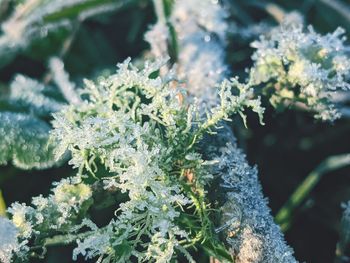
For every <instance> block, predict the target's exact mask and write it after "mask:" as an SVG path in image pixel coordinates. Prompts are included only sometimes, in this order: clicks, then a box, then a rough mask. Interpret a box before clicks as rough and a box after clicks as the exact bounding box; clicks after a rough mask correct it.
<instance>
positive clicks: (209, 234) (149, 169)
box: [8, 60, 263, 262]
mask: <svg viewBox="0 0 350 263" xmlns="http://www.w3.org/2000/svg"><path fill="white" fill-rule="evenodd" d="M165 63H166V61H156V62H152V63H151V62H146V63H145V66H144V68H143V69H141V70H140V69H138V68H136V67H134V66H133V65H132V64H131V63H130V60H126V61H125V62H124V63H122V64H120V65H119V66H118V70H117V73H116V74H114V75H111V76H109V77H108V78H100V79H99V80H98V82H97V83H94V82H91V81H88V80H86V81H85V88H84V89H83V94H82V96H83V98H85V99H84V100H82V102H81V103H80V104H77V105H74V104H72V105H69V106H65V107H64V108H63V109H62V111H60V112H58V113H55V114H54V118H55V120H54V122H53V126H54V130H53V131H52V136H53V140H54V141H55V142H57V144H58V147H56V148H55V152H56V156H57V158H60V157H61V156H62V155H63V154H64V153H65V152H66V151H67V150H68V151H69V152H70V153H71V160H70V162H69V163H70V164H71V165H73V167H74V168H78V175H77V177H73V178H68V179H64V180H62V181H61V182H60V183H58V184H57V185H56V186H55V187H54V188H53V194H52V195H50V196H49V197H48V198H44V197H42V196H39V197H36V198H33V201H32V205H31V206H26V205H24V204H19V203H15V204H13V205H12V206H11V207H10V209H9V210H8V212H9V213H10V215H11V220H12V222H13V223H14V225H15V226H16V227H17V229H18V231H19V235H18V240H19V241H21V242H27V243H28V244H29V245H28V249H29V251H31V252H32V253H33V252H34V253H35V252H36V251H35V247H36V246H35V245H36V244H43V246H44V247H45V245H46V244H52V242H53V243H55V242H58V243H59V242H63V243H67V242H76V243H77V247H76V248H75V249H74V252H73V258H74V259H77V257H78V256H79V255H82V256H84V257H85V258H86V259H91V258H94V259H97V258H98V259H99V260H103V262H118V261H120V262H125V261H129V260H132V259H135V258H136V259H138V260H139V261H155V262H170V261H171V260H172V259H173V258H175V257H177V256H179V254H184V256H185V257H187V258H189V259H191V255H190V250H188V248H191V247H199V248H200V247H203V249H205V250H206V251H209V252H208V253H209V254H212V255H213V256H215V257H216V258H219V259H220V258H221V259H222V260H230V259H231V256H230V255H229V253H228V252H227V251H226V249H225V246H224V245H223V244H222V243H220V242H219V239H218V237H217V235H216V234H215V232H214V222H213V221H212V220H211V216H212V215H211V213H210V211H209V205H210V204H209V203H208V199H207V196H206V186H207V185H208V184H209V183H210V181H211V178H212V176H211V174H210V173H209V172H208V171H209V170H208V169H207V167H208V166H210V165H212V162H211V160H205V159H203V158H202V155H201V153H200V151H199V146H198V145H199V144H198V143H199V141H200V140H201V138H202V137H203V136H204V134H205V133H206V132H208V131H210V130H211V129H214V128H215V127H216V126H217V125H218V124H219V122H220V121H222V120H223V119H229V115H231V114H233V113H240V114H241V115H242V116H243V111H244V109H245V108H247V107H251V108H253V110H254V111H256V112H257V113H258V114H260V115H261V114H262V112H263V109H262V108H261V107H260V104H259V102H258V101H257V100H251V99H250V98H249V96H248V95H249V94H250V91H249V90H247V89H245V88H244V87H241V86H235V83H234V82H229V81H227V80H225V81H224V82H223V84H222V86H221V93H220V94H221V95H220V97H221V100H220V104H219V105H217V106H215V107H214V108H213V109H212V110H211V111H208V114H207V116H206V117H202V116H201V114H200V113H199V111H198V109H197V107H196V106H195V105H189V104H188V98H187V97H186V93H185V92H184V89H183V88H180V87H177V86H178V84H177V80H176V79H174V76H173V74H172V72H171V71H170V72H169V73H168V74H165V75H164V76H162V77H160V76H157V74H158V73H157V72H160V68H161V67H162V66H163V65H164V64H165ZM231 88H232V92H231ZM235 90H237V95H234V94H235V93H233V91H235ZM96 187H97V188H101V187H103V188H104V189H105V191H102V195H104V194H107V193H119V194H122V195H124V196H125V198H123V199H122V200H124V199H125V200H124V201H121V200H117V199H113V202H112V205H113V206H114V207H116V211H115V217H113V218H111V219H110V222H109V223H108V224H107V225H105V226H103V227H98V226H97V225H95V224H94V223H93V221H91V220H87V219H84V220H83V218H84V217H87V216H88V209H89V207H90V206H91V205H92V203H93V200H94V198H93V196H94V194H96ZM94 189H95V191H94ZM97 192H98V191H97ZM94 204H95V203H94ZM86 228H88V230H87V231H86ZM57 235H61V236H62V235H66V238H65V239H64V240H65V241H62V238H60V237H59V236H58V237H57ZM22 257H23V255H22Z"/></svg>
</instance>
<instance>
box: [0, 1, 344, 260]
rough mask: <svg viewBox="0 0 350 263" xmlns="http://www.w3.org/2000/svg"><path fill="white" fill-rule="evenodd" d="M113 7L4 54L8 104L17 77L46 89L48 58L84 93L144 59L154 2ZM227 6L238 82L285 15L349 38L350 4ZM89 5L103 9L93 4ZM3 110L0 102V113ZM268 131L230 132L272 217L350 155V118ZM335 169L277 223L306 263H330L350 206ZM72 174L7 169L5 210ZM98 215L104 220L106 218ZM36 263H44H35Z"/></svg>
mask: <svg viewBox="0 0 350 263" xmlns="http://www.w3.org/2000/svg"><path fill="white" fill-rule="evenodd" d="M189 1H190V0H189ZM21 2H23V3H24V2H26V1H24V0H22V1H21V0H17V1H16V0H12V1H11V0H7V1H6V0H0V22H1V23H2V22H3V21H6V20H7V19H8V18H9V17H10V15H11V13H12V12H13V10H14V9H15V7H16V6H17V5H18V4H21ZM88 2H89V1H88ZM102 2H108V1H105V0H103V1H101V3H102ZM109 2H111V1H109ZM116 2H120V5H118V7H116V8H115V9H113V10H109V11H106V10H105V11H106V12H101V13H100V14H97V15H93V16H89V17H88V18H86V19H80V18H79V14H81V12H83V11H84V10H85V9H86V8H87V7H86V6H84V5H78V6H73V8H71V9H67V10H64V12H61V13H59V14H56V16H51V17H49V19H48V20H50V19H51V20H52V21H53V20H55V19H57V21H58V20H60V19H68V20H69V21H70V22H71V24H70V26H68V27H57V28H56V29H55V30H49V31H46V29H44V28H39V30H40V34H38V36H37V37H33V38H31V39H30V40H28V41H27V43H26V45H22V46H20V48H14V49H10V50H3V49H0V95H1V96H6V94H7V92H8V86H9V83H10V82H11V81H12V80H13V78H14V76H15V75H16V74H18V73H21V74H24V75H27V76H29V77H32V78H35V79H38V80H40V81H43V82H45V83H48V84H50V76H49V73H48V60H49V59H50V57H52V56H59V57H60V58H61V59H62V60H63V61H64V64H65V69H66V71H67V72H68V73H69V74H70V78H71V80H72V81H74V82H75V83H76V84H77V86H78V87H79V86H81V85H82V79H83V78H90V79H94V78H96V77H97V76H100V75H107V74H110V73H111V72H114V71H115V68H116V67H115V66H116V64H117V63H118V62H121V61H123V60H124V59H125V58H127V57H132V58H135V59H137V58H141V57H143V56H145V55H147V48H148V46H147V43H146V42H145V41H144V37H143V35H144V33H145V32H146V31H147V30H148V29H149V27H150V25H152V24H153V23H154V22H155V21H156V17H155V14H154V11H153V6H152V2H151V1H147V0H138V1H136V0H128V1H127V0H124V1H116ZM223 2H224V4H225V5H226V7H227V10H228V12H229V14H230V17H229V20H230V25H231V28H232V30H231V31H232V32H231V33H230V36H229V39H228V48H227V54H228V56H227V63H228V64H229V66H230V69H231V71H232V72H233V74H234V75H239V76H242V77H244V76H245V68H247V67H249V66H250V65H251V64H252V61H251V59H250V56H251V54H252V52H253V50H252V49H251V48H250V46H249V44H250V42H252V41H253V40H254V39H256V38H257V37H258V35H259V34H260V33H264V31H266V30H268V29H269V28H270V27H271V26H275V25H276V24H277V23H278V22H279V20H280V17H281V14H283V13H288V12H291V11H297V12H299V13H300V14H301V15H302V16H303V17H304V20H305V23H306V24H311V25H313V26H314V28H315V29H316V31H318V32H321V33H327V32H330V31H334V30H335V29H336V28H337V27H339V26H341V27H343V28H344V29H346V30H347V32H348V33H347V36H349V33H350V2H349V1H341V0H295V1H287V0H286V1H282V0H281V1H260V0H254V1H253V0H244V1H243V0H241V1H234V0H226V1H223ZM90 4H93V5H98V4H99V3H98V1H90ZM78 18H79V19H78ZM347 43H348V44H349V41H348V42H347ZM348 103H350V101H349V102H348ZM266 105H268V103H266ZM348 106H350V105H348ZM6 107H8V106H7V105H6V104H5V103H3V102H0V109H4V108H6ZM265 123H266V124H265V126H261V125H259V124H258V121H257V120H256V117H255V116H253V115H252V116H250V117H249V119H248V129H245V128H244V127H243V125H242V123H240V121H239V120H237V122H235V124H234V127H233V129H234V130H235V132H236V135H237V137H238V139H239V145H240V146H241V147H242V148H243V149H244V150H245V152H246V153H247V157H248V160H249V163H250V164H251V165H254V164H256V165H257V166H258V170H259V175H260V180H261V183H262V187H263V192H264V194H265V196H266V197H267V198H268V199H269V202H270V207H271V210H272V213H273V215H276V214H277V213H278V211H279V210H280V209H281V208H282V207H283V205H284V204H285V203H286V201H287V200H288V199H289V198H290V196H291V195H292V193H293V192H294V191H295V190H296V189H298V187H300V186H303V184H302V182H303V180H304V179H305V178H308V175H310V173H311V172H312V171H313V170H314V169H315V168H316V167H317V166H318V165H319V164H320V163H322V162H323V161H324V160H326V159H327V158H329V157H331V156H334V155H339V154H344V153H349V152H350V120H349V119H348V118H342V119H339V120H337V121H335V122H334V123H333V124H332V123H321V122H317V121H315V120H314V119H313V118H312V116H310V115H309V114H308V113H305V112H297V111H284V112H276V111H275V110H273V109H272V108H269V107H268V108H267V111H266V114H265ZM0 140H1V138H0ZM336 168H337V169H329V171H325V173H324V174H323V175H322V176H321V175H320V176H319V177H318V179H319V180H318V182H317V183H316V184H315V185H314V187H311V188H309V189H306V190H305V188H303V189H304V190H305V191H302V198H301V201H300V205H298V206H296V207H292V208H290V207H289V209H290V211H291V212H292V215H291V216H288V218H287V219H285V218H284V220H287V223H286V221H283V222H282V221H281V222H280V223H281V224H282V223H283V230H284V231H285V234H286V240H287V242H288V243H289V244H290V245H291V246H292V247H293V248H294V250H295V255H296V258H297V259H298V260H299V261H301V262H303V261H306V262H311V263H313V262H315V263H319V262H325V263H327V262H333V260H334V254H335V250H336V243H337V241H338V239H339V223H340V219H341V214H342V208H341V203H343V202H346V201H348V200H350V165H349V166H346V165H343V167H336ZM338 168H339V169H338ZM326 170H327V169H326ZM72 173H74V171H72V170H71V168H70V167H69V166H68V165H65V166H63V167H61V168H56V169H49V170H42V171H35V170H34V171H22V170H19V169H16V168H14V167H13V166H11V165H8V166H2V167H0V189H1V190H2V195H3V200H4V201H5V202H6V204H11V203H12V202H14V201H19V202H26V203H28V202H29V201H30V200H31V197H33V196H36V195H39V194H44V195H47V194H48V193H49V188H50V186H51V183H52V182H53V181H56V180H59V179H60V178H61V177H63V176H69V175H71V174H72ZM299 189H300V188H299ZM303 189H302V190H303ZM109 212H110V211H105V213H109ZM99 213H102V214H103V212H99ZM96 216H97V217H101V218H103V215H101V214H100V215H96ZM36 261H38V262H43V261H40V259H38V260H33V262H36ZM70 261H71V248H68V249H67V248H55V249H50V250H49V252H48V256H47V258H46V259H45V262H52V263H53V262H70Z"/></svg>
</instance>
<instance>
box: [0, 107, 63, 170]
mask: <svg viewBox="0 0 350 263" xmlns="http://www.w3.org/2000/svg"><path fill="white" fill-rule="evenodd" d="M50 130H51V128H50V126H49V125H48V124H46V123H45V122H44V121H41V120H39V119H37V118H35V117H32V116H30V115H26V114H21V113H12V112H0V138H1V141H0V164H2V165H4V164H7V163H8V162H10V161H12V163H13V164H14V165H15V166H17V167H19V168H21V169H32V168H36V169H45V168H49V167H52V166H54V165H55V164H56V163H57V161H56V159H55V158H54V154H53V150H54V148H55V147H54V144H53V143H51V142H49V132H50Z"/></svg>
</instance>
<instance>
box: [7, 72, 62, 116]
mask: <svg viewBox="0 0 350 263" xmlns="http://www.w3.org/2000/svg"><path fill="white" fill-rule="evenodd" d="M44 91H45V86H44V85H43V84H41V83H39V82H38V81H36V80H34V79H31V78H29V77H26V76H24V75H17V76H15V78H14V80H13V81H12V83H11V85H10V96H9V99H10V102H11V103H14V104H16V105H21V106H24V107H26V108H28V109H29V110H28V111H31V112H33V113H35V114H37V115H49V114H50V113H53V112H56V111H58V110H60V109H61V108H62V106H63V105H64V104H63V103H61V102H58V101H56V100H55V99H53V98H50V97H48V96H46V95H45V94H44Z"/></svg>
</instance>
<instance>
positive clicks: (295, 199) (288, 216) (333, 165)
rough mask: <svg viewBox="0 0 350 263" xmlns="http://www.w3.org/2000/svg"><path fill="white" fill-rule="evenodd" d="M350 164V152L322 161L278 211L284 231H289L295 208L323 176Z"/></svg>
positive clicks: (277, 216) (277, 217) (276, 218)
mask: <svg viewBox="0 0 350 263" xmlns="http://www.w3.org/2000/svg"><path fill="white" fill-rule="evenodd" d="M348 165H350V154H340V155H334V156H330V157H328V158H327V159H325V160H324V161H323V162H321V163H320V164H319V165H318V166H317V167H316V168H315V169H314V170H313V171H312V172H311V173H310V174H309V175H308V176H307V177H306V178H305V179H304V181H303V182H302V183H301V184H300V185H299V186H298V187H297V189H295V191H294V192H293V194H292V195H291V196H290V197H289V200H288V201H287V202H286V203H285V204H284V205H283V206H282V208H281V209H280V210H279V211H278V213H277V215H276V217H275V220H276V223H277V224H279V225H280V226H281V229H282V231H284V232H285V231H287V230H288V229H289V227H290V225H291V221H292V214H293V212H294V211H295V209H296V208H297V207H298V206H299V205H300V204H301V203H302V202H303V201H304V200H305V199H306V198H307V196H308V195H309V194H310V192H311V191H312V190H313V189H314V188H315V186H316V185H317V183H318V182H319V181H320V179H321V178H322V176H323V175H324V174H326V173H328V172H331V171H334V170H337V169H340V168H343V167H345V166H348Z"/></svg>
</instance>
